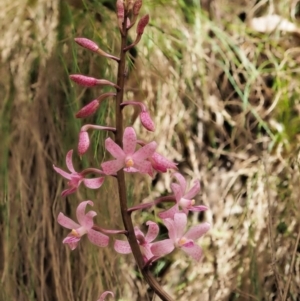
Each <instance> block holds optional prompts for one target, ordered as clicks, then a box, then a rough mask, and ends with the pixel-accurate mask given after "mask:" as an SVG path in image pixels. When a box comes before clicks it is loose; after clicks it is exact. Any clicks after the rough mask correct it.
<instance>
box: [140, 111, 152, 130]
mask: <svg viewBox="0 0 300 301" xmlns="http://www.w3.org/2000/svg"><path fill="white" fill-rule="evenodd" d="M140 119H141V123H142V125H143V126H144V128H146V129H147V130H148V131H151V132H154V131H155V125H154V122H153V121H152V119H151V117H150V114H149V112H148V111H142V112H141V113H140Z"/></svg>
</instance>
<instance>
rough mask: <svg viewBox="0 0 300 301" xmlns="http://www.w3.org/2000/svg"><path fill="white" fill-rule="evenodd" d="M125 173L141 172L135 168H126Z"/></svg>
mask: <svg viewBox="0 0 300 301" xmlns="http://www.w3.org/2000/svg"><path fill="white" fill-rule="evenodd" d="M124 171H126V172H139V170H138V169H136V168H134V167H126V168H124Z"/></svg>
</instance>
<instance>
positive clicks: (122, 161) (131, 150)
mask: <svg viewBox="0 0 300 301" xmlns="http://www.w3.org/2000/svg"><path fill="white" fill-rule="evenodd" d="M136 144H137V138H136V133H135V130H134V129H133V128H132V127H127V128H126V129H125V131H124V135H123V149H122V148H121V147H120V146H119V145H118V144H117V143H115V142H114V141H113V140H112V139H111V138H107V139H106V140H105V147H106V149H107V150H108V151H109V152H110V153H111V154H112V155H113V157H114V158H115V160H112V161H107V162H104V163H102V164H101V166H102V169H103V171H104V173H105V174H107V175H112V174H115V173H116V172H117V171H119V170H120V169H122V168H123V167H125V169H124V170H125V171H127V172H140V173H147V174H149V175H151V176H152V167H151V163H150V162H149V161H147V159H148V158H149V157H151V156H152V155H153V154H154V152H155V149H156V147H157V144H156V142H155V141H152V142H150V143H148V144H146V145H145V146H143V147H141V148H140V149H139V150H137V151H135V149H136Z"/></svg>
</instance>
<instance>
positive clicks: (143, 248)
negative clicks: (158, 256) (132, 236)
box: [140, 244, 154, 262]
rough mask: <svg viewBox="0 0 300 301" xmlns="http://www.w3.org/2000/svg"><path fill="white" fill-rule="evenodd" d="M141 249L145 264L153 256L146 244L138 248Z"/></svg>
mask: <svg viewBox="0 0 300 301" xmlns="http://www.w3.org/2000/svg"><path fill="white" fill-rule="evenodd" d="M140 248H141V252H142V254H143V257H144V261H145V262H147V261H148V260H149V259H150V258H152V257H153V256H154V255H153V254H152V252H151V249H150V245H149V244H147V245H143V246H141V247H140Z"/></svg>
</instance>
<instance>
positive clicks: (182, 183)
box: [158, 172, 207, 219]
mask: <svg viewBox="0 0 300 301" xmlns="http://www.w3.org/2000/svg"><path fill="white" fill-rule="evenodd" d="M174 177H175V178H176V179H177V181H178V182H179V184H177V183H172V184H171V189H172V191H173V193H174V194H175V198H176V204H175V205H174V206H173V207H171V208H170V209H168V210H166V211H163V212H160V213H159V214H158V216H159V217H160V218H163V219H165V218H173V216H174V214H175V213H178V212H184V213H185V214H187V213H188V212H189V211H198V212H199V211H205V210H207V207H206V206H204V205H197V206H195V200H194V199H193V198H194V197H195V196H196V195H197V194H198V193H199V191H200V182H199V180H196V181H195V182H194V185H193V186H192V187H191V189H190V190H189V191H188V192H185V191H186V186H187V185H186V180H185V178H184V177H183V176H182V175H181V174H180V173H178V172H176V173H175V174H174Z"/></svg>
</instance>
